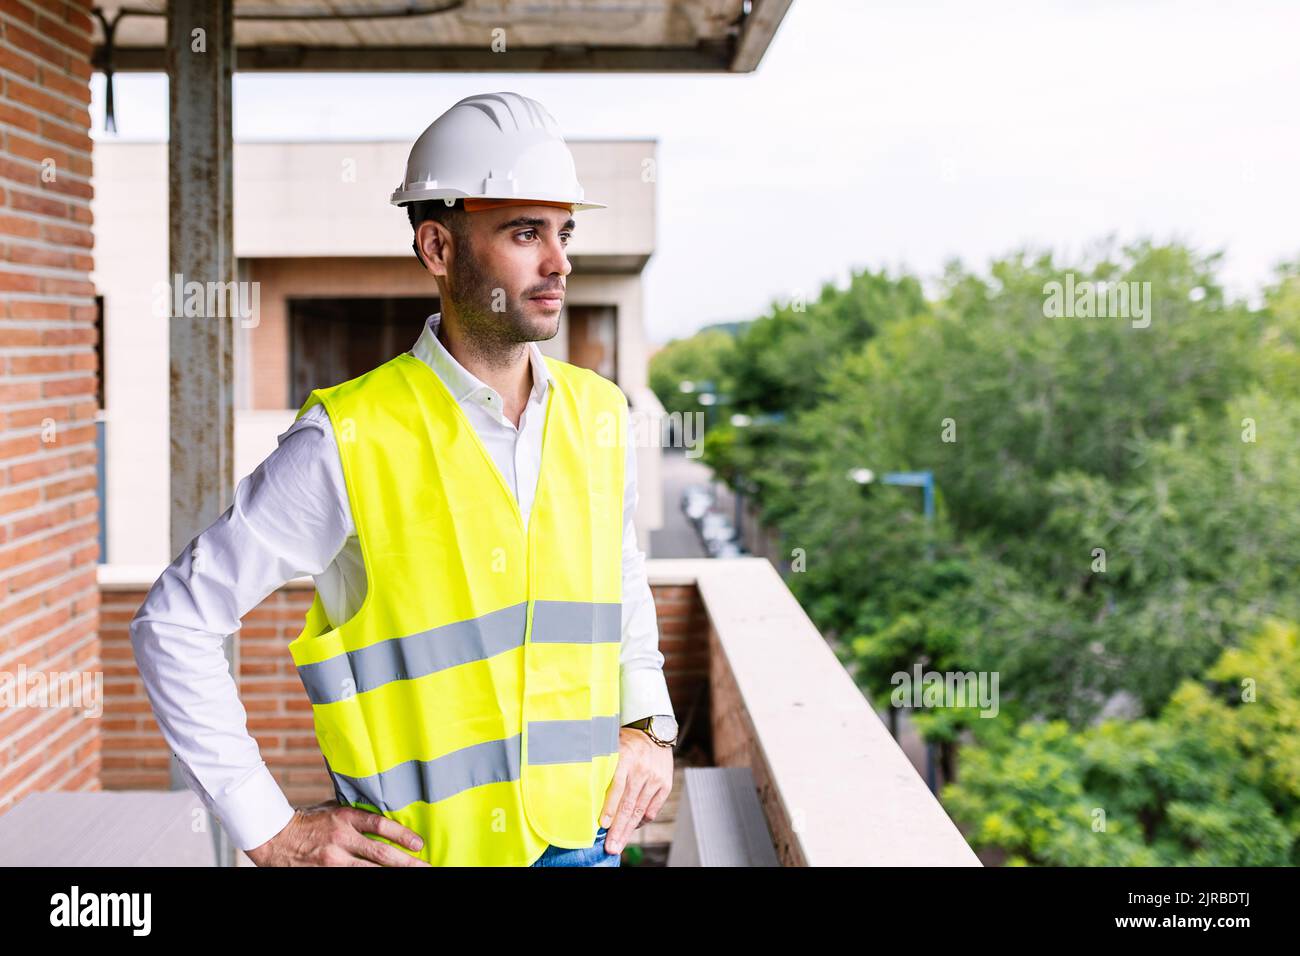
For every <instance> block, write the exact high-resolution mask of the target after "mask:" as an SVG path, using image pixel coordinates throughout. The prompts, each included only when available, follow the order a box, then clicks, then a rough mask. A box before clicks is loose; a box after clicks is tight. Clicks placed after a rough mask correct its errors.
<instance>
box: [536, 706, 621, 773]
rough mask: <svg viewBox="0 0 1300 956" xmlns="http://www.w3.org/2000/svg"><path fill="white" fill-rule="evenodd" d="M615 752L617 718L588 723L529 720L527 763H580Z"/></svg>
mask: <svg viewBox="0 0 1300 956" xmlns="http://www.w3.org/2000/svg"><path fill="white" fill-rule="evenodd" d="M612 753H618V717H617V715H614V716H609V717H593V718H591V720H530V721H529V722H528V762H529V763H530V764H532V763H582V762H585V761H588V760H591V759H592V758H593V757H596V756H599V755H601V754H612Z"/></svg>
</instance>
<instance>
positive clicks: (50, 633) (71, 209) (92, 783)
mask: <svg viewBox="0 0 1300 956" xmlns="http://www.w3.org/2000/svg"><path fill="white" fill-rule="evenodd" d="M89 9H90V4H89V3H85V2H80V3H67V4H65V3H58V2H50V0H43V2H31V3H27V2H21V0H0V253H3V255H0V679H3V676H4V674H10V675H15V676H16V675H18V674H19V673H21V671H20V668H23V667H25V668H26V670H27V672H28V673H29V674H30V673H31V672H33V671H40V672H44V673H47V674H48V673H49V672H52V671H59V672H70V671H83V672H95V671H97V670H98V668H99V640H98V626H99V625H98V616H97V613H96V612H97V607H98V603H99V591H98V588H97V586H96V583H95V566H96V562H97V560H98V553H99V551H98V545H97V542H96V534H97V531H98V529H97V524H96V511H97V508H98V503H97V500H96V488H95V425H94V415H95V407H96V405H95V387H96V375H97V363H96V357H95V328H94V321H95V303H94V289H93V288H92V286H91V284H90V278H89V273H90V269H91V266H92V259H91V244H92V241H91V232H90V224H91V216H90V197H91V188H90V171H91V164H90V150H91V143H90V136H89V129H90V116H89V111H88V110H89V104H90V87H89V80H90V74H91V67H90V53H91V19H90V13H89ZM19 689H20V690H21V689H22V688H21V687H20V688H19ZM98 724H99V721H98V720H95V719H85V718H84V717H83V716H82V711H81V710H80V709H73V708H69V707H48V706H47V707H32V706H21V707H14V708H6V707H4V705H3V702H0V813H2V812H4V810H6V809H8V808H9V807H10V806H12V805H13V804H14V802H16V801H17V800H19V799H21V798H22V797H23V796H25V795H26V794H28V793H30V792H32V791H34V790H96V789H99V727H98Z"/></svg>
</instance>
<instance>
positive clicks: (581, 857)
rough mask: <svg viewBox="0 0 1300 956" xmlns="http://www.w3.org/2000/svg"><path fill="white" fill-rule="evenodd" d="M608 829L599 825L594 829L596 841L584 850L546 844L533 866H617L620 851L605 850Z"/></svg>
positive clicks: (620, 858) (621, 857) (620, 855)
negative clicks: (608, 851) (598, 827)
mask: <svg viewBox="0 0 1300 956" xmlns="http://www.w3.org/2000/svg"><path fill="white" fill-rule="evenodd" d="M608 832H609V830H608V829H606V828H605V827H601V828H600V829H599V830H597V831H596V842H595V843H593V844H592V845H591V846H589V847H587V849H585V850H569V849H566V848H565V847H562V846H554V845H552V846H548V847H547V848H546V850H545V852H543V853H542V855H541V856H540V857H538V858H537V862H536V863H533V864H532V865H533V866H618V865H619V864H620V863H621V862H622V859H623V855H622V854H621V853H606V852H605V834H606V833H608Z"/></svg>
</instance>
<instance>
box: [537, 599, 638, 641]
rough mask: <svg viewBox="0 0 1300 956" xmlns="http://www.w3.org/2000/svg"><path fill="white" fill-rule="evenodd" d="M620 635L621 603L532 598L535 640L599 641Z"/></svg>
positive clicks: (621, 624)
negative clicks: (537, 599) (534, 600)
mask: <svg viewBox="0 0 1300 956" xmlns="http://www.w3.org/2000/svg"><path fill="white" fill-rule="evenodd" d="M622 636H623V605H622V604H619V603H617V602H616V603H613V604H608V603H603V604H593V603H591V602H590V601H536V602H534V604H533V640H534V641H535V642H538V643H543V642H544V643H548V644H549V643H555V644H558V643H570V644H601V643H605V642H608V641H617V640H620V639H621V638H622Z"/></svg>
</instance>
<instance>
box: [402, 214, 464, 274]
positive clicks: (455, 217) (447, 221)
mask: <svg viewBox="0 0 1300 956" xmlns="http://www.w3.org/2000/svg"><path fill="white" fill-rule="evenodd" d="M406 215H407V217H408V218H410V220H411V229H412V231H414V230H417V229H419V228H420V223H422V222H424V221H425V220H426V219H432V220H433V221H434V222H440V223H442V224H443V225H444V226H446V227H447V230H448V231H449V232H450V233H451V235H452V238H453V239H455V240H456V241H457V242H458V243H462V244H463V243H464V240H465V237H466V236H467V235H468V230H467V229H466V225H467V223H466V222H465V216H466V215H467V213H466V212H465V204H464V203H463V202H462V201H461V200H459V199H457V200H456V201H455V202H454V203H453V204H452V205H450V206H448V205H447V203H446V201H445V200H442V199H422V200H420V201H418V202H409V203H407V204H406ZM411 249H412V250H414V252H415V258H416V259H418V260H420V265H421V266H423V265H424V256H422V255H421V254H420V246H419V243H418V241H417V240H416V238H415V237H414V236H412V237H411Z"/></svg>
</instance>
